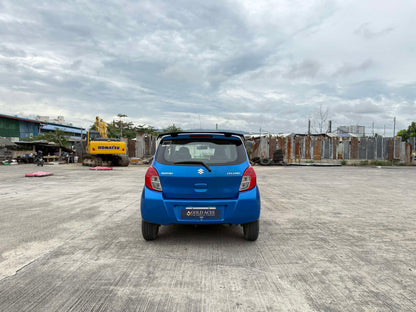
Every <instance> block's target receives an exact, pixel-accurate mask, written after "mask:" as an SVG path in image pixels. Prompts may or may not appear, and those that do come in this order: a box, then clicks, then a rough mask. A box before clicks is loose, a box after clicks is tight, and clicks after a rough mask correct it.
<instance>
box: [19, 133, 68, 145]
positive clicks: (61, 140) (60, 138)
mask: <svg viewBox="0 0 416 312" xmlns="http://www.w3.org/2000/svg"><path fill="white" fill-rule="evenodd" d="M41 140H45V141H48V142H54V143H56V144H58V145H59V146H68V140H67V138H66V135H65V132H63V131H61V130H58V129H55V131H54V132H45V133H41V134H39V135H38V136H35V137H32V138H25V139H24V141H41Z"/></svg>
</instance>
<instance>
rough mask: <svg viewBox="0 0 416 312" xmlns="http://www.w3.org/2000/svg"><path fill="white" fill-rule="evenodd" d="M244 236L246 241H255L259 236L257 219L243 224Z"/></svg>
mask: <svg viewBox="0 0 416 312" xmlns="http://www.w3.org/2000/svg"><path fill="white" fill-rule="evenodd" d="M243 232H244V238H245V239H246V240H248V241H255V240H256V239H257V237H259V220H256V221H254V222H250V223H245V224H243Z"/></svg>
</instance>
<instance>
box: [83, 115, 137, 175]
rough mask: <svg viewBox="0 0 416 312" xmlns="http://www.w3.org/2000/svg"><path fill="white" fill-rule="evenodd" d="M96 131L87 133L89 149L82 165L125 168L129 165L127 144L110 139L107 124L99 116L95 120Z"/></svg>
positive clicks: (87, 148)
mask: <svg viewBox="0 0 416 312" xmlns="http://www.w3.org/2000/svg"><path fill="white" fill-rule="evenodd" d="M94 125H95V131H93V130H90V131H88V132H87V147H86V153H87V155H85V156H84V158H83V161H82V164H83V165H84V166H123V167H126V166H128V165H129V163H130V161H129V158H128V156H127V155H126V152H127V149H126V143H125V142H121V141H120V140H119V139H109V138H108V136H107V124H106V123H105V122H104V121H103V120H102V119H100V118H99V117H98V116H97V117H96V118H95V123H94Z"/></svg>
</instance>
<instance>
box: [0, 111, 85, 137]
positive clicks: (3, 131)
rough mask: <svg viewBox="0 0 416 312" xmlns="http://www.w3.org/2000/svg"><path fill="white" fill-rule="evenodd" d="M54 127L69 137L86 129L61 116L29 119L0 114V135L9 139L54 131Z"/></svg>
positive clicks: (76, 135) (79, 135)
mask: <svg viewBox="0 0 416 312" xmlns="http://www.w3.org/2000/svg"><path fill="white" fill-rule="evenodd" d="M39 119H42V120H39ZM56 121H61V122H64V123H59V122H56ZM56 129H58V130H60V131H63V132H64V133H65V134H66V135H68V137H69V138H70V139H71V138H73V139H77V138H80V137H81V133H86V130H85V129H83V128H80V127H74V126H72V125H71V124H68V123H65V119H64V117H63V116H59V117H58V119H52V120H50V119H49V117H48V116H43V117H42V116H38V117H36V119H30V118H22V117H18V116H10V115H3V114H0V137H5V138H7V139H9V140H11V141H19V140H21V139H24V138H30V137H35V136H38V135H39V134H41V133H45V132H51V131H55V130H56Z"/></svg>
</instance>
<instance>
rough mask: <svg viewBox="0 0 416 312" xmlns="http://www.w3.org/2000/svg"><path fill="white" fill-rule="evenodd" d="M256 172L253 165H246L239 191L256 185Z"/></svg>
mask: <svg viewBox="0 0 416 312" xmlns="http://www.w3.org/2000/svg"><path fill="white" fill-rule="evenodd" d="M256 180H257V177H256V173H255V172H254V169H253V167H251V166H250V167H248V168H247V169H246V170H245V171H244V174H243V178H242V179H241V183H240V190H239V191H240V192H242V191H248V190H251V189H252V188H254V187H255V186H256V183H257V181H256Z"/></svg>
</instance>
